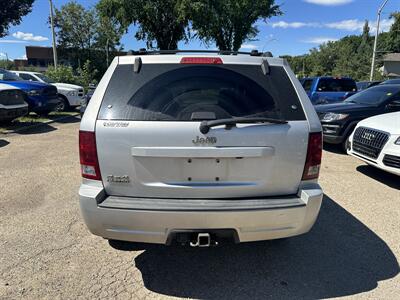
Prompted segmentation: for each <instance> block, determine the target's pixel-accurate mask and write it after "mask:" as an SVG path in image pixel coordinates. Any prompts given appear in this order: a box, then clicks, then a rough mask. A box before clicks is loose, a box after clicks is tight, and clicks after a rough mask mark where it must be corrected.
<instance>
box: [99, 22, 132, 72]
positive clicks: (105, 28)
mask: <svg viewBox="0 0 400 300" xmlns="http://www.w3.org/2000/svg"><path fill="white" fill-rule="evenodd" d="M124 31H125V30H124V28H123V27H122V26H121V25H120V23H119V22H118V21H117V20H116V19H115V18H112V17H108V16H101V15H100V16H99V19H98V24H97V32H98V34H97V38H96V42H95V47H96V49H101V50H103V49H104V50H105V53H106V67H108V65H109V62H110V51H117V50H118V49H117V47H118V46H120V48H121V47H122V46H121V44H120V40H121V37H122V35H123V34H124Z"/></svg>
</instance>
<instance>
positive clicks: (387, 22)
mask: <svg viewBox="0 0 400 300" xmlns="http://www.w3.org/2000/svg"><path fill="white" fill-rule="evenodd" d="M364 23H365V20H359V19H348V20H342V21H337V22H330V23H316V22H286V21H279V22H274V23H271V24H270V25H271V26H272V28H283V29H287V28H294V29H298V28H303V27H312V28H329V29H337V30H342V31H349V32H361V31H362V30H363V27H364ZM393 23H394V19H383V20H381V23H380V27H379V32H382V31H383V32H386V31H389V30H390V26H392V24H393ZM369 27H370V33H371V34H375V31H376V21H373V22H369Z"/></svg>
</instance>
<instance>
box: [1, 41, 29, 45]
mask: <svg viewBox="0 0 400 300" xmlns="http://www.w3.org/2000/svg"><path fill="white" fill-rule="evenodd" d="M0 43H4V44H25V43H26V41H18V40H0Z"/></svg>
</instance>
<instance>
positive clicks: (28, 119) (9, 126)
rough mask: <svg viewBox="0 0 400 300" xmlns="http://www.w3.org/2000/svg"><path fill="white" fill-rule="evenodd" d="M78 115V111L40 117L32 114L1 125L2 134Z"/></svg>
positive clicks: (53, 113) (52, 113)
mask: <svg viewBox="0 0 400 300" xmlns="http://www.w3.org/2000/svg"><path fill="white" fill-rule="evenodd" d="M77 114H78V112H77V111H63V112H56V111H53V112H51V113H49V114H48V115H47V116H40V115H37V114H36V113H32V112H31V113H29V114H28V115H26V116H23V117H20V118H18V119H15V120H13V121H12V122H10V123H6V124H1V123H0V133H8V132H12V131H15V130H18V129H21V128H24V127H29V126H32V125H37V124H40V123H45V122H48V121H54V120H57V119H59V118H62V117H69V116H76V115H77Z"/></svg>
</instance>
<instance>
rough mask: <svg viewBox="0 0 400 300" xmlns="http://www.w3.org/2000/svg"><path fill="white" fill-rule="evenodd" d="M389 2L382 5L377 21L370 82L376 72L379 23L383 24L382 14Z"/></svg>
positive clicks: (386, 0)
mask: <svg viewBox="0 0 400 300" xmlns="http://www.w3.org/2000/svg"><path fill="white" fill-rule="evenodd" d="M388 1H389V0H385V1H383V3H382V5H381V6H380V7H379V9H378V18H377V20H376V34H375V41H374V50H373V52H372V63H371V75H370V76H369V81H372V80H373V79H374V71H375V56H376V45H377V43H378V34H379V23H380V22H381V13H382V10H383V8H384V7H385V5H386V3H387V2H388Z"/></svg>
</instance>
